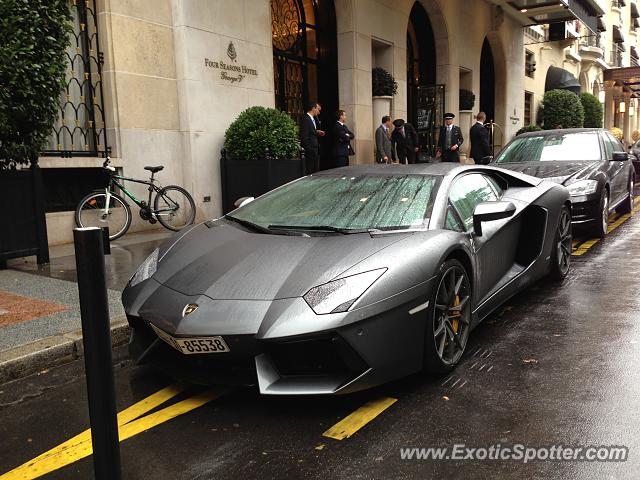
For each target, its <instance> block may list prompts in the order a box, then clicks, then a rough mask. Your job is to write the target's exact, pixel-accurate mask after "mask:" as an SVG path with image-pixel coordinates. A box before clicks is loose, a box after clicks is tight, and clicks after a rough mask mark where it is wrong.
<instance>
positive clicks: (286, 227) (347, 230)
mask: <svg viewBox="0 0 640 480" xmlns="http://www.w3.org/2000/svg"><path fill="white" fill-rule="evenodd" d="M268 228H269V230H307V231H315V232H335V233H340V234H342V235H351V234H355V233H369V231H370V230H371V229H369V228H339V227H332V226H331V225H269V227H268Z"/></svg>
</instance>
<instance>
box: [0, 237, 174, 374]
mask: <svg viewBox="0 0 640 480" xmlns="http://www.w3.org/2000/svg"><path fill="white" fill-rule="evenodd" d="M169 236H171V232H168V231H166V230H153V231H150V232H143V233H132V234H129V235H125V236H124V237H123V238H121V239H119V240H117V241H115V242H113V243H112V244H111V255H108V256H106V257H105V269H106V276H107V278H106V280H107V288H108V295H109V310H110V314H111V330H112V339H113V343H114V344H119V343H124V342H125V341H126V340H127V338H128V326H127V323H126V318H125V317H124V311H123V309H122V304H121V303H120V292H121V291H122V289H123V288H124V287H125V285H126V283H127V281H128V280H129V278H130V277H131V275H133V273H134V272H135V270H136V268H137V267H138V265H139V264H140V263H142V261H143V260H144V259H145V258H146V257H147V256H148V255H149V254H150V253H151V252H152V251H153V249H155V248H156V247H157V246H159V245H160V244H161V243H162V241H163V240H164V239H166V238H168V237H169ZM50 257H51V262H50V263H49V264H48V265H45V266H40V267H39V266H38V265H37V264H36V262H35V257H29V258H20V259H15V260H10V261H9V262H8V268H7V269H6V270H0V384H1V383H4V382H6V381H9V380H12V379H14V378H19V377H23V376H26V375H29V374H31V373H34V372H37V371H39V370H42V369H45V368H48V367H50V366H53V365H57V364H60V363H64V362H67V361H70V360H73V359H75V358H78V357H79V356H81V355H82V335H81V329H80V327H81V323H80V305H79V303H78V286H77V284H76V270H75V256H74V246H73V244H67V245H61V246H56V247H51V248H50Z"/></svg>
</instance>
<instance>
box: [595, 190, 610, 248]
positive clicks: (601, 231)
mask: <svg viewBox="0 0 640 480" xmlns="http://www.w3.org/2000/svg"><path fill="white" fill-rule="evenodd" d="M608 229H609V192H608V191H607V189H606V188H603V189H602V195H601V196H600V215H599V216H598V218H596V219H595V225H594V227H593V228H592V230H591V232H592V233H593V235H594V236H595V237H597V238H604V236H605V235H606V234H607V230H608Z"/></svg>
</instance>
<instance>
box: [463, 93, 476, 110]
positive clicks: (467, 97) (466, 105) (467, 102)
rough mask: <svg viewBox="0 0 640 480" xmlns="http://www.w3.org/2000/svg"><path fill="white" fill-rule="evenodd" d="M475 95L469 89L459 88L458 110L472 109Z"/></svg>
mask: <svg viewBox="0 0 640 480" xmlns="http://www.w3.org/2000/svg"><path fill="white" fill-rule="evenodd" d="M475 104H476V95H475V94H474V93H473V92H472V91H471V90H465V89H464V88H461V89H460V110H473V106H474V105H475Z"/></svg>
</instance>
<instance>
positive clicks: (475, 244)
mask: <svg viewBox="0 0 640 480" xmlns="http://www.w3.org/2000/svg"><path fill="white" fill-rule="evenodd" d="M501 195H502V189H501V188H500V186H499V185H498V183H496V182H495V181H494V180H493V179H491V177H489V176H487V175H484V174H481V173H467V174H462V175H460V176H459V177H458V178H456V179H455V180H454V181H453V183H452V186H451V189H450V190H449V211H448V212H447V217H446V220H445V228H448V229H451V230H456V228H452V227H454V226H455V225H456V223H457V224H458V225H461V228H460V230H462V231H464V232H466V233H467V234H468V235H469V236H470V237H471V243H472V248H473V252H474V254H475V256H476V271H475V272H474V277H475V285H476V287H475V295H474V296H475V298H476V304H477V305H480V304H481V303H482V302H483V300H484V299H485V298H486V297H487V295H488V294H489V293H490V292H491V290H492V289H493V287H494V286H495V285H496V284H497V283H498V282H499V281H500V279H501V278H502V277H504V275H505V274H506V273H507V272H508V271H509V269H510V268H511V267H512V266H513V262H514V258H515V252H516V246H517V240H518V234H519V222H513V221H511V219H505V220H496V221H492V222H486V223H484V224H483V225H482V230H483V232H482V236H479V237H478V236H475V235H474V233H473V212H474V210H475V208H476V206H477V205H478V204H479V203H481V202H495V201H498V200H499V199H500V196H501Z"/></svg>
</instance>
